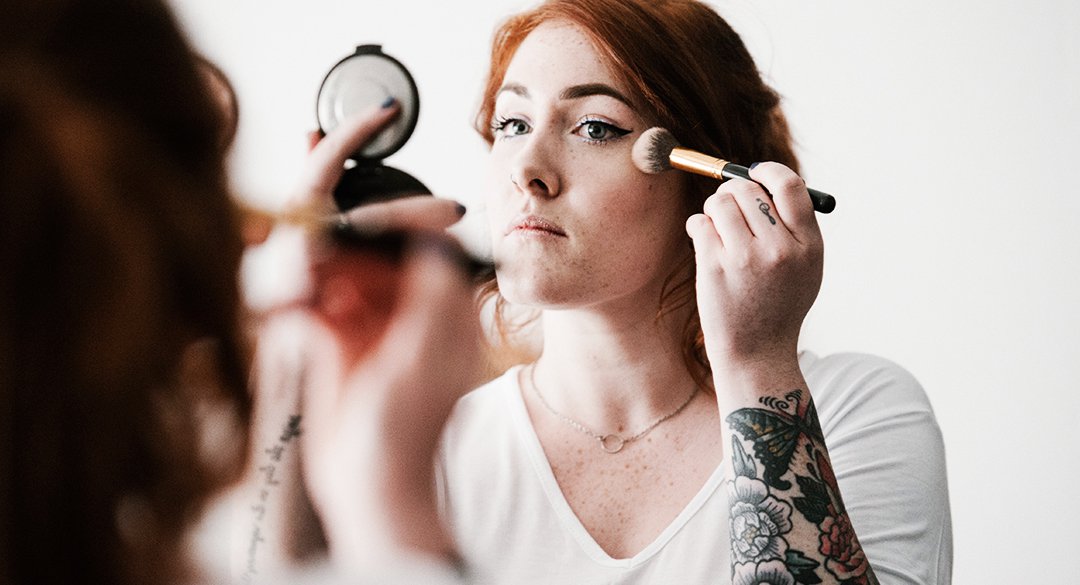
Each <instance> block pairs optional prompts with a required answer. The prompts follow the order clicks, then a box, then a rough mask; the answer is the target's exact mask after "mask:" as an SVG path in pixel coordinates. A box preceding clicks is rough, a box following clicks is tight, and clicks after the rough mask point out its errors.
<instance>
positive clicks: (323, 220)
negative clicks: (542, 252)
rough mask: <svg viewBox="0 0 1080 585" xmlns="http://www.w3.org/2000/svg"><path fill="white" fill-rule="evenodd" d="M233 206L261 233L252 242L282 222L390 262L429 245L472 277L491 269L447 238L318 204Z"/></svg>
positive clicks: (248, 227)
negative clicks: (364, 220) (360, 219)
mask: <svg viewBox="0 0 1080 585" xmlns="http://www.w3.org/2000/svg"><path fill="white" fill-rule="evenodd" d="M234 207H235V208H236V213H237V214H238V216H239V218H240V222H241V225H242V226H243V229H244V230H245V231H247V230H250V231H252V232H258V233H259V234H260V236H261V237H255V238H254V239H255V242H251V243H258V242H261V241H263V240H265V239H266V236H267V235H269V233H270V230H272V229H273V228H274V227H275V226H277V225H280V224H285V225H292V226H297V227H300V228H303V229H304V230H306V231H308V232H310V233H313V234H319V235H322V236H323V237H327V238H329V240H330V241H332V242H334V243H335V244H338V245H342V246H345V247H347V248H352V249H356V250H364V251H369V252H374V253H377V254H381V255H383V256H386V257H388V258H390V259H392V260H394V261H397V260H400V259H401V257H402V256H404V254H405V250H406V249H407V248H408V247H409V246H425V247H428V248H432V249H435V250H438V251H439V252H441V253H443V254H445V255H446V257H447V258H449V259H450V260H451V261H452V262H454V263H456V264H457V265H458V266H459V267H461V269H462V270H464V271H465V273H466V274H468V275H469V276H470V277H471V278H474V279H482V278H486V277H489V276H490V275H492V274H493V273H494V271H495V264H494V263H493V262H491V261H489V260H486V259H482V258H478V257H476V256H474V255H473V254H471V253H469V252H468V251H466V250H465V248H463V247H462V246H461V245H459V244H457V243H456V242H455V241H453V240H451V239H450V238H445V237H440V236H437V235H435V234H427V233H423V232H420V231H417V232H409V231H406V230H403V229H393V228H391V229H384V228H381V227H373V226H363V225H354V224H352V223H350V222H349V221H348V220H347V218H345V217H344V216H343V215H342V214H340V213H330V212H328V211H327V210H326V208H325V207H324V206H320V205H314V204H312V205H304V206H300V207H296V208H292V209H288V210H285V211H272V210H268V209H262V208H259V207H253V206H251V205H247V204H245V203H243V202H240V201H235V202H234Z"/></svg>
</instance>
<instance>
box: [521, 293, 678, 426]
mask: <svg viewBox="0 0 1080 585" xmlns="http://www.w3.org/2000/svg"><path fill="white" fill-rule="evenodd" d="M639 306H640V305H639ZM688 316H689V308H684V309H682V310H678V311H672V312H670V313H668V314H666V315H664V316H663V317H660V318H657V316H656V309H655V308H651V309H650V310H648V311H636V312H634V311H617V310H612V309H610V308H608V310H598V309H595V308H593V309H588V310H584V309H582V310H559V311H552V310H548V311H545V312H544V314H543V332H544V349H543V353H542V354H541V356H540V358H539V359H538V360H537V363H536V366H535V368H536V369H535V372H530V377H531V380H524V381H523V383H524V385H525V387H526V389H527V390H530V391H531V386H532V382H533V380H535V384H536V387H537V388H538V389H539V391H540V392H541V393H542V395H543V397H544V399H545V400H546V401H547V402H548V403H549V404H550V405H551V407H552V408H554V409H555V410H557V411H558V412H560V413H562V414H564V415H566V416H569V417H570V418H573V419H574V420H577V421H579V422H580V423H581V424H583V425H586V426H589V427H591V428H593V429H595V430H596V431H597V432H601V433H626V432H634V431H636V430H638V429H640V428H643V427H644V426H647V425H648V424H649V423H651V422H652V421H654V420H655V419H656V418H657V417H658V416H662V415H664V414H666V413H668V412H670V411H671V410H672V409H674V408H677V407H678V406H679V405H680V404H682V403H683V402H684V401H685V400H686V398H687V397H688V396H689V395H690V393H691V392H692V391H693V390H694V381H693V378H692V377H691V375H690V372H689V371H688V370H687V368H686V363H685V360H684V358H683V349H682V348H683V343H684V341H683V326H684V324H685V323H686V319H687V317H688Z"/></svg>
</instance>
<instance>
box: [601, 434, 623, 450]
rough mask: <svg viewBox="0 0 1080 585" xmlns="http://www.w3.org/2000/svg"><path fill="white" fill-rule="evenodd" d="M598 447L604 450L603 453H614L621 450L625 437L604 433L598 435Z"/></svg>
mask: <svg viewBox="0 0 1080 585" xmlns="http://www.w3.org/2000/svg"><path fill="white" fill-rule="evenodd" d="M599 439H600V448H601V449H603V450H604V453H611V454H615V453H618V452H619V451H622V448H623V446H624V445H626V439H624V438H622V437H620V436H619V435H616V434H610V435H604V436H603V437H599Z"/></svg>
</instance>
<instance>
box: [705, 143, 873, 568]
mask: <svg viewBox="0 0 1080 585" xmlns="http://www.w3.org/2000/svg"><path fill="white" fill-rule="evenodd" d="M752 176H754V178H755V180H757V181H759V182H760V183H761V184H762V185H764V187H763V186H762V185H758V184H756V183H753V182H750V181H745V180H732V181H728V182H726V183H724V184H723V185H721V186H720V188H719V189H718V190H717V192H716V193H715V194H714V195H713V196H711V197H710V198H709V200H708V201H707V202H706V204H705V208H704V213H703V214H697V215H694V216H692V217H691V218H690V219H689V220H688V221H687V232H688V233H689V234H690V236H691V237H692V238H693V240H694V248H695V252H696V257H697V259H696V262H697V286H698V309H699V314H700V317H701V325H702V331H703V332H704V334H705V345H706V351H707V352H708V356H709V360H710V363H711V365H712V371H713V382H714V384H715V387H716V391H717V405H718V408H719V409H720V418H721V421H722V423H721V424H722V425H723V432H724V455H725V465H730V467H729V468H728V469H729V470H730V471H731V474H730V476H729V477H731V478H732V479H731V481H730V482H729V484H728V497H729V504H730V506H731V524H730V527H729V528H730V545H731V559H732V574H733V583H735V584H737V585H738V584H742V583H758V582H760V581H766V582H770V583H774V582H775V583H804V584H808V585H810V584H816V583H844V584H849V585H855V584H875V583H877V579H876V577H875V576H874V572H873V569H872V568H871V567H870V565H869V563H868V562H867V560H866V556H865V554H864V553H863V551H862V548H861V546H860V545H859V542H858V538H857V537H856V535H855V533H854V531H853V530H852V528H851V523H850V518H849V517H848V514H847V511H846V509H845V507H844V503H843V498H842V496H841V493H840V488H839V486H838V485H837V482H836V478H835V475H834V474H833V472H832V465H831V462H830V459H829V453H828V449H827V447H826V445H825V441H824V438H823V436H822V432H821V426H820V422H819V421H818V417H817V411H816V408H815V407H814V404H813V400H812V398H811V396H810V393H809V392H808V391H807V384H806V381H805V380H804V379H803V376H802V373H801V371H800V370H799V364H798V356H797V346H798V337H799V332H800V329H801V327H802V321H803V319H804V318H805V316H806V313H807V311H809V309H810V306H811V305H812V304H813V302H814V299H815V298H816V296H817V292H818V289H819V287H820V284H821V270H822V250H823V246H822V241H821V234H820V230H819V229H818V225H817V220H816V218H815V217H814V212H813V209H812V207H811V206H810V203H809V198H808V196H807V194H806V189H805V185H804V184H803V182H802V180H801V179H800V178H799V177H798V176H797V175H795V174H794V173H793V172H792V171H791V170H790V169H787V168H786V167H784V166H782V165H779V164H775V163H766V164H763V165H760V166H758V167H756V168H755V170H753V171H752ZM766 189H767V191H768V192H766ZM770 194H771V196H770Z"/></svg>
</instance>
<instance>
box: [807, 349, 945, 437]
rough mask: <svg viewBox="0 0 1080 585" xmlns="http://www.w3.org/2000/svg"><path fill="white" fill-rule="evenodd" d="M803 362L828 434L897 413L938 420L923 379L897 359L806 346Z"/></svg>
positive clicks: (929, 421)
mask: <svg viewBox="0 0 1080 585" xmlns="http://www.w3.org/2000/svg"><path fill="white" fill-rule="evenodd" d="M799 363H800V366H801V367H802V370H803V376H804V377H805V378H806V383H807V384H808V386H809V390H810V393H811V395H812V396H813V397H814V402H815V404H816V405H817V409H818V414H819V416H820V417H821V422H822V427H823V429H825V430H826V433H827V434H828V431H829V430H830V428H833V427H837V426H838V425H840V426H851V425H855V426H858V427H864V426H868V425H872V424H875V423H877V422H881V421H884V420H889V419H891V420H896V418H897V417H908V418H914V419H921V420H922V421H923V422H924V423H933V424H936V423H935V422H934V412H933V407H932V406H931V404H930V399H929V398H928V397H927V395H926V392H925V390H924V389H923V386H922V384H920V383H919V381H918V379H916V378H915V376H914V375H912V374H911V372H909V371H908V370H907V369H905V368H904V367H903V366H901V365H899V364H897V363H896V362H893V361H891V360H889V359H886V358H883V357H880V356H876V355H871V354H865V353H836V354H831V355H826V356H818V355H816V354H813V353H810V352H803V353H802V354H801V355H800V360H799ZM834 430H836V429H834Z"/></svg>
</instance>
